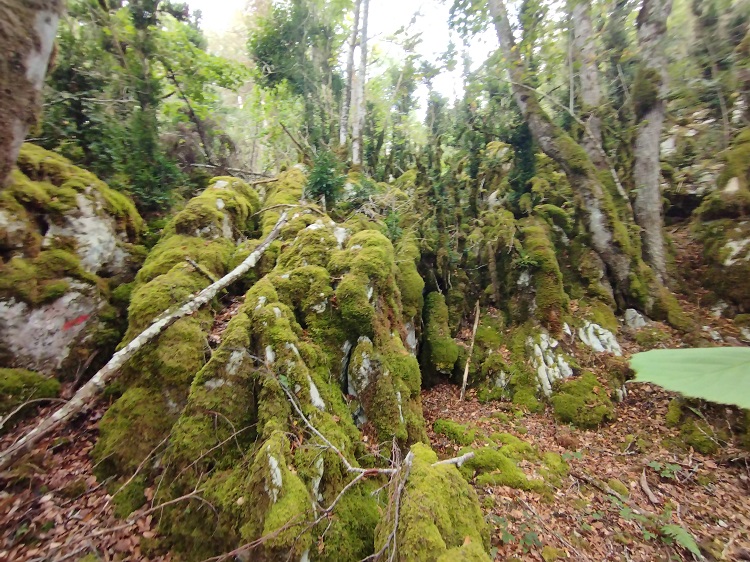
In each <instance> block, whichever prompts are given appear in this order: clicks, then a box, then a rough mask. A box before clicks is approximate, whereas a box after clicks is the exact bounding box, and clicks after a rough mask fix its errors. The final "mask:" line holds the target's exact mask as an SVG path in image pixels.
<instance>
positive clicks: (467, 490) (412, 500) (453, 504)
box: [375, 443, 489, 562]
mask: <svg viewBox="0 0 750 562" xmlns="http://www.w3.org/2000/svg"><path fill="white" fill-rule="evenodd" d="M411 451H412V453H413V454H414V457H413V461H412V467H411V471H410V474H409V479H408V480H407V481H406V486H405V488H404V493H403V496H402V499H401V509H400V512H399V515H400V517H399V525H398V531H397V536H396V544H397V545H398V551H397V555H396V560H397V561H399V562H407V561H409V562H437V560H439V559H441V557H443V558H442V560H446V558H445V556H446V553H447V552H448V551H450V550H451V549H459V552H460V550H461V549H462V548H466V547H469V548H466V550H465V551H464V552H462V553H460V554H459V556H468V555H469V554H470V553H471V552H472V551H473V552H476V548H475V547H470V545H466V546H464V545H465V544H466V543H467V542H468V543H473V544H475V545H481V547H482V550H484V549H485V548H487V546H489V533H488V530H487V526H486V524H485V522H484V518H483V517H482V512H481V510H480V508H479V500H478V499H477V496H476V493H475V492H474V490H473V489H472V488H471V487H470V486H469V484H467V483H466V482H465V481H464V479H463V478H462V477H461V475H460V474H459V472H458V470H457V469H456V467H455V466H453V465H438V466H432V464H433V463H434V462H436V461H437V460H438V459H437V455H435V453H434V452H433V451H432V450H431V449H430V448H429V447H428V446H426V445H423V444H419V443H418V444H415V445H413V446H412V448H411ZM392 518H393V514H392V513H391V512H388V513H387V515H386V516H385V517H383V518H382V519H381V520H380V522H379V523H378V526H377V529H376V535H375V536H376V538H375V549H376V550H378V549H380V547H381V546H382V545H383V544H384V543H385V541H386V540H387V537H388V535H389V534H390V532H391V530H392V529H393V519H392ZM467 537H468V539H467ZM472 556H473V557H472V558H469V560H477V559H478V560H481V561H483V562H486V561H488V560H489V557H487V556H486V555H485V557H484V558H482V557H481V555H480V554H476V555H472ZM476 556H479V558H476ZM458 559H459V560H461V559H462V558H460V557H459V558H458Z"/></svg>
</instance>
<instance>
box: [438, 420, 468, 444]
mask: <svg viewBox="0 0 750 562" xmlns="http://www.w3.org/2000/svg"><path fill="white" fill-rule="evenodd" d="M432 429H433V431H434V432H435V433H438V434H441V435H445V436H446V437H447V438H448V439H450V440H451V441H453V442H454V443H456V444H458V445H471V444H472V443H473V442H474V439H476V430H474V429H470V428H469V427H468V426H465V425H463V424H460V423H458V422H454V421H452V420H436V421H435V423H434V424H432Z"/></svg>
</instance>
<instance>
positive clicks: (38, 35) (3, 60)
mask: <svg viewBox="0 0 750 562" xmlns="http://www.w3.org/2000/svg"><path fill="white" fill-rule="evenodd" d="M62 11H63V0H0V187H2V186H4V185H5V184H6V182H7V180H8V176H9V174H10V171H11V170H12V169H13V166H14V165H15V163H16V159H17V158H18V152H19V151H20V150H21V145H22V144H23V141H24V139H25V138H26V135H27V133H28V132H29V128H30V127H32V126H33V125H34V124H35V123H36V120H37V118H38V113H39V109H40V108H41V106H42V87H43V86H44V77H45V76H46V74H47V67H48V66H49V63H50V58H51V56H52V51H53V48H54V45H55V35H56V33H57V22H58V21H59V19H60V14H61V13H62Z"/></svg>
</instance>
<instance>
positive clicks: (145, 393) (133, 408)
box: [91, 387, 175, 477]
mask: <svg viewBox="0 0 750 562" xmlns="http://www.w3.org/2000/svg"><path fill="white" fill-rule="evenodd" d="M174 419H175V415H174V414H171V413H170V412H169V411H168V410H167V408H166V406H165V404H164V400H163V397H162V396H161V395H160V394H159V393H158V392H153V391H149V390H147V389H145V388H138V387H131V388H129V389H128V390H127V391H126V392H125V394H123V395H122V397H121V398H120V399H119V400H118V401H117V402H115V403H114V404H113V405H112V407H110V409H109V410H107V413H106V414H104V417H103V418H102V419H101V421H100V422H99V440H98V441H97V443H96V446H95V447H94V449H93V451H92V453H91V454H92V457H93V459H94V461H95V462H96V463H97V465H98V467H97V469H96V472H97V475H98V476H100V477H104V476H109V475H111V474H114V473H116V472H117V471H118V470H119V471H122V473H123V474H127V473H131V474H132V472H134V471H135V469H136V468H137V467H138V465H139V464H140V462H141V460H142V459H144V458H145V457H146V455H148V454H149V453H150V452H151V451H152V449H153V448H154V447H155V446H156V445H157V444H158V443H159V442H160V441H161V440H162V439H163V438H164V436H165V435H166V434H167V433H168V432H169V429H170V427H171V426H172V423H173V422H174ZM134 436H137V438H134Z"/></svg>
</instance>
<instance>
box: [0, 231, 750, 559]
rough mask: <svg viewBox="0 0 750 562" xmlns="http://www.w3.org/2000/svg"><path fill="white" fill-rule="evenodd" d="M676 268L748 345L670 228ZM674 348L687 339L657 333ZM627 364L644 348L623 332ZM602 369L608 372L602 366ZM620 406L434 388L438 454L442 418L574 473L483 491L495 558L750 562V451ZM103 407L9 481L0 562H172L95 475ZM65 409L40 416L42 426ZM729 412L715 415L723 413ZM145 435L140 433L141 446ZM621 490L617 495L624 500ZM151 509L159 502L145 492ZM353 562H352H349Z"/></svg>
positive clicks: (722, 326)
mask: <svg viewBox="0 0 750 562" xmlns="http://www.w3.org/2000/svg"><path fill="white" fill-rule="evenodd" d="M672 240H673V243H674V244H675V247H676V248H677V250H678V252H677V253H678V259H677V261H678V263H677V266H678V269H679V270H681V271H684V272H691V273H692V274H691V276H690V277H689V278H688V279H687V280H686V282H685V286H684V287H683V293H684V294H685V295H690V296H689V298H688V297H684V296H683V297H681V300H682V304H683V306H684V307H685V308H686V309H687V310H688V311H689V312H691V313H692V314H693V315H694V316H695V317H696V318H697V319H699V321H700V325H701V327H702V330H701V332H702V333H703V334H705V336H706V337H707V338H709V337H711V338H715V337H717V336H718V337H719V338H721V340H723V341H724V342H725V343H726V344H729V345H740V341H739V340H738V337H739V335H738V333H737V330H736V328H735V327H734V325H733V324H732V322H730V321H727V320H725V319H722V318H716V317H714V316H713V315H712V314H711V311H710V310H708V309H707V308H705V307H704V306H702V305H703V302H702V301H703V295H704V294H705V291H704V290H703V289H702V288H701V287H700V286H699V284H697V283H696V282H695V279H697V278H698V273H699V272H700V267H701V265H700V260H699V258H698V257H697V255H696V253H695V252H696V248H695V246H694V245H693V244H692V242H691V241H690V239H689V236H687V234H686V232H685V231H684V229H676V230H673V231H672ZM237 306H238V301H237V300H236V299H234V300H233V301H232V302H231V304H230V305H229V306H228V307H227V309H226V310H225V311H224V312H223V313H222V314H220V315H219V316H218V317H217V321H216V326H215V327H216V332H217V333H216V334H214V335H213V336H212V337H220V332H221V330H222V329H223V327H224V326H225V324H226V322H227V321H228V319H229V317H231V316H232V314H233V311H234V310H236V308H237ZM659 328H660V330H663V332H664V333H665V334H667V336H668V338H667V339H665V340H663V341H661V343H660V346H664V347H676V346H678V345H679V344H680V343H681V338H680V336H679V335H678V334H676V332H674V331H671V330H669V328H667V327H666V326H662V325H659ZM621 345H622V347H623V351H624V352H625V354H626V355H629V354H630V353H633V352H636V351H639V350H640V349H639V347H638V345H637V344H636V343H635V342H634V341H633V340H632V339H630V337H629V336H628V334H627V333H625V334H623V337H622V339H621ZM602 368H603V364H602ZM628 388H629V392H628V396H627V398H626V399H625V400H624V401H623V402H621V403H620V404H618V405H617V407H616V415H617V419H616V420H615V421H614V422H612V423H610V424H607V425H605V426H603V427H601V428H599V429H597V430H593V431H584V430H577V429H574V428H571V427H569V426H567V425H561V424H559V423H558V422H557V421H556V420H555V418H554V416H553V414H552V411H551V409H550V408H547V409H546V410H545V411H544V412H541V413H536V414H530V413H527V412H523V411H520V410H518V409H516V408H514V407H513V406H512V405H511V404H509V403H506V402H489V403H486V404H482V403H480V402H479V401H478V400H477V399H476V397H475V396H474V395H473V393H472V392H471V391H470V392H469V393H468V395H467V400H465V401H460V400H459V389H458V388H457V387H456V386H454V385H449V384H443V385H438V386H436V387H434V388H432V389H430V390H425V391H424V392H423V395H422V404H423V408H424V414H425V419H426V422H427V425H428V431H429V433H430V438H431V441H432V445H433V447H434V448H435V449H436V451H438V453H439V454H440V455H441V456H443V457H449V456H454V455H456V453H457V452H458V449H459V446H457V445H456V444H454V443H452V442H451V441H450V440H448V439H447V438H446V437H445V436H443V435H437V434H435V433H434V432H433V431H432V424H433V422H434V421H435V420H436V419H449V420H452V421H455V422H458V423H462V424H467V425H469V426H471V427H472V428H474V429H475V430H476V435H477V441H476V443H475V446H481V443H482V439H481V437H482V435H491V434H493V433H508V434H511V435H513V436H515V437H517V438H519V439H521V440H522V441H524V442H526V443H528V444H529V445H530V446H531V448H532V449H533V451H534V452H535V454H536V455H538V456H541V455H542V454H543V453H545V452H553V453H557V454H560V455H561V456H562V458H563V459H564V460H565V461H566V462H567V463H568V465H569V471H568V473H567V474H566V475H564V476H563V477H562V478H560V480H559V481H558V482H556V483H555V485H554V486H550V487H548V488H546V489H545V490H544V491H541V492H535V491H524V490H520V489H516V488H510V487H507V486H479V485H477V484H475V488H476V491H477V493H478V495H479V497H480V501H481V504H482V509H483V510H484V513H485V515H486V517H487V521H488V523H489V525H490V528H491V532H492V535H491V541H492V547H493V555H494V557H495V560H512V559H513V558H516V559H519V560H534V561H543V562H551V561H552V560H561V559H569V560H580V561H604V560H618V561H626V562H629V561H632V562H647V561H653V560H693V559H697V558H694V557H693V555H691V554H690V553H689V552H688V551H686V550H685V549H684V548H682V547H681V546H680V544H679V540H671V539H669V538H668V537H667V536H665V534H664V533H663V532H662V531H663V529H664V527H665V526H668V525H671V526H672V527H670V528H671V529H673V530H676V529H680V528H681V529H684V530H685V531H687V532H688V533H690V534H691V535H692V536H693V537H694V538H695V540H696V541H697V543H698V544H699V545H700V546H701V550H702V553H703V555H704V556H706V559H707V560H720V559H724V560H750V460H749V458H748V453H747V451H744V452H743V451H739V450H736V449H733V448H732V447H731V446H728V447H724V448H722V449H721V450H720V452H719V453H717V454H716V455H714V456H705V455H701V454H699V453H696V452H694V451H692V450H683V449H680V448H679V447H675V443H676V442H677V439H678V437H679V435H678V434H679V429H676V428H671V427H667V425H666V422H665V415H666V412H667V406H668V404H669V402H670V400H671V399H672V398H673V397H674V396H675V395H674V394H671V393H668V392H665V391H662V390H660V389H658V388H656V387H653V386H650V385H645V384H629V385H628ZM107 406H108V404H106V403H104V402H103V401H102V402H101V403H100V404H99V405H98V406H97V407H96V408H95V409H93V410H92V411H90V412H89V413H88V414H87V415H86V416H85V417H81V418H79V419H77V420H76V421H75V422H73V423H71V424H69V425H68V426H67V427H65V428H62V429H60V430H58V431H57V432H56V433H55V434H53V435H51V436H49V437H47V438H46V439H44V440H43V441H42V442H41V443H39V444H38V446H37V447H36V449H35V451H34V453H33V454H32V455H30V456H29V457H28V459H27V460H26V461H25V462H24V463H23V464H22V465H21V466H20V467H18V468H17V469H15V470H13V471H11V472H9V473H6V474H0V562H4V561H5V560H8V561H19V562H26V561H36V562H42V561H55V562H61V561H64V560H72V561H76V560H78V559H80V558H81V557H83V556H84V555H86V554H89V553H93V554H94V555H95V556H96V559H98V560H106V561H114V560H133V561H140V560H154V561H157V560H158V561H168V560H170V557H169V555H167V556H165V557H160V558H154V557H149V558H147V557H146V556H144V555H142V554H141V546H140V545H141V542H142V541H143V540H144V539H152V538H154V537H155V536H156V534H157V531H156V527H157V523H158V516H159V508H158V507H154V506H152V505H151V502H150V501H149V502H147V504H146V505H145V506H144V507H143V508H141V509H140V510H138V511H137V512H135V513H133V514H131V516H130V517H129V518H128V519H126V520H123V519H120V518H117V517H116V516H115V514H114V508H113V504H112V496H111V494H112V493H115V492H114V491H113V490H112V489H110V490H109V491H108V489H107V488H108V487H107V482H97V480H96V478H95V477H94V476H93V469H94V467H93V466H92V462H91V460H90V455H89V453H90V451H91V448H92V447H93V445H94V443H95V440H96V435H97V423H98V421H99V419H101V416H102V415H103V414H104V411H106V408H107ZM55 407H56V406H55V405H50V406H47V407H44V408H41V409H40V411H39V412H38V413H37V416H39V417H41V416H46V415H47V414H49V413H50V412H51V411H53V410H54V408H55ZM720 412H721V409H719V413H720ZM32 423H33V422H32V421H31V420H26V421H25V422H23V423H20V424H18V425H17V426H16V427H15V428H13V429H12V430H11V431H10V432H8V433H6V434H5V435H4V436H3V437H2V438H0V448H5V447H6V446H8V444H10V443H11V442H13V441H14V440H15V439H18V438H19V436H21V435H23V434H24V433H25V432H26V431H27V430H28V428H29V427H30V426H31V425H32ZM133 438H137V436H133ZM518 464H519V468H521V469H522V470H523V471H524V473H525V474H526V475H527V476H528V477H529V478H534V477H535V476H538V474H537V472H536V471H537V469H538V468H539V467H538V466H537V465H536V464H535V463H534V462H533V460H521V461H520V462H519V463H518ZM615 488H616V489H615ZM146 493H147V498H149V499H151V498H152V497H153V491H151V490H147V492H146ZM342 562H349V561H342Z"/></svg>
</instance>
